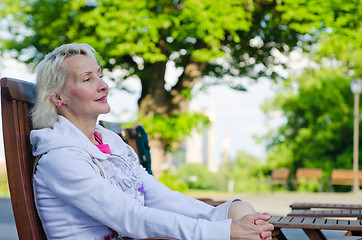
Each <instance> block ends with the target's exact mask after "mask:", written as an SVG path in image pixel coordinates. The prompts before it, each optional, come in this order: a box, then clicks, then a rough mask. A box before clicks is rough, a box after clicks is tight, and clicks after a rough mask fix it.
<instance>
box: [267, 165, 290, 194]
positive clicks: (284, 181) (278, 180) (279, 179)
mask: <svg viewBox="0 0 362 240" xmlns="http://www.w3.org/2000/svg"><path fill="white" fill-rule="evenodd" d="M289 172H290V170H289V168H276V169H273V171H272V174H271V180H270V184H271V189H272V190H273V185H283V187H284V188H285V189H288V178H289Z"/></svg>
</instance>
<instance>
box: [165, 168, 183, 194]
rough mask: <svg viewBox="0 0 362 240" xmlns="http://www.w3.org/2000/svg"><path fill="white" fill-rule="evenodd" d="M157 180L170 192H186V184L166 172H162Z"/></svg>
mask: <svg viewBox="0 0 362 240" xmlns="http://www.w3.org/2000/svg"><path fill="white" fill-rule="evenodd" d="M158 180H159V181H160V182H162V183H163V184H165V185H166V186H167V187H168V188H170V189H171V190H174V191H179V192H182V193H184V192H186V191H187V190H188V186H187V184H186V183H185V182H184V181H182V180H181V179H179V178H178V177H177V176H176V175H175V174H172V173H171V172H170V171H168V170H166V171H164V172H163V175H162V176H161V177H159V178H158Z"/></svg>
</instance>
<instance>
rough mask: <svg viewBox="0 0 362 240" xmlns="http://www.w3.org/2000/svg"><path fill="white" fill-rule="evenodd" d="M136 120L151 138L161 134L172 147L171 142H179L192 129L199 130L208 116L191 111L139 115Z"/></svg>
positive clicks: (207, 123) (207, 121) (208, 121)
mask: <svg viewBox="0 0 362 240" xmlns="http://www.w3.org/2000/svg"><path fill="white" fill-rule="evenodd" d="M137 122H138V124H141V125H142V126H144V128H145V129H147V133H148V134H149V135H150V136H152V137H153V138H158V137H160V136H162V138H163V140H164V141H165V142H166V144H167V145H168V146H169V148H172V144H173V143H179V142H181V141H182V140H184V139H185V138H186V137H187V136H189V135H191V131H192V130H197V131H201V130H202V129H204V128H205V127H207V126H208V125H209V124H210V120H209V118H208V117H207V116H205V115H204V114H201V113H191V112H186V113H182V114H174V115H171V116H170V117H165V116H161V115H156V116H153V117H142V116H140V118H139V119H138V120H137Z"/></svg>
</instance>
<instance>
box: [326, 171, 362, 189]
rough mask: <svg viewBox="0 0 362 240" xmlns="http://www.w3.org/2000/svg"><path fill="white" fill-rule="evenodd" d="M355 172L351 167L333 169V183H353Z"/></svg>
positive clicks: (359, 174) (359, 176)
mask: <svg viewBox="0 0 362 240" xmlns="http://www.w3.org/2000/svg"><path fill="white" fill-rule="evenodd" d="M357 176H358V179H359V184H362V171H358V175H357ZM353 181H354V172H353V170H351V169H333V170H332V174H331V184H332V185H353Z"/></svg>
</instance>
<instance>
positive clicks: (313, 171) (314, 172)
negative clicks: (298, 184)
mask: <svg viewBox="0 0 362 240" xmlns="http://www.w3.org/2000/svg"><path fill="white" fill-rule="evenodd" d="M295 177H296V178H297V179H300V178H314V179H320V178H321V177H322V169H320V168H298V169H297V173H296V175H295Z"/></svg>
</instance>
